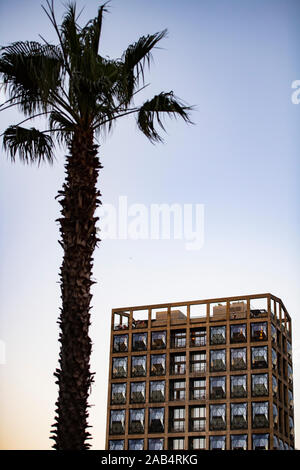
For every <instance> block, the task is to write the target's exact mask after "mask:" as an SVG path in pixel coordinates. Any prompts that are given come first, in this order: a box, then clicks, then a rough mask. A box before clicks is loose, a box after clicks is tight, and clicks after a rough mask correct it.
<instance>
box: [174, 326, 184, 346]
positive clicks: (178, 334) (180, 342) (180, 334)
mask: <svg viewBox="0 0 300 470" xmlns="http://www.w3.org/2000/svg"><path fill="white" fill-rule="evenodd" d="M185 346H186V332H185V330H179V331H177V330H176V331H171V348H185Z"/></svg>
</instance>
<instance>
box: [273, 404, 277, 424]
mask: <svg viewBox="0 0 300 470" xmlns="http://www.w3.org/2000/svg"><path fill="white" fill-rule="evenodd" d="M273 425H274V428H275V429H277V428H278V409H277V406H276V405H274V403H273Z"/></svg>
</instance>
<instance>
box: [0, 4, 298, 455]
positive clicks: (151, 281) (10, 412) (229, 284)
mask: <svg viewBox="0 0 300 470" xmlns="http://www.w3.org/2000/svg"><path fill="white" fill-rule="evenodd" d="M40 3H41V2H40V1H36V0H28V1H27V2H23V1H18V0H12V1H10V2H4V1H1V0H0V31H1V32H0V44H2V45H6V44H8V43H10V42H12V41H16V40H25V39H30V40H38V34H39V33H40V34H42V35H43V36H44V37H46V38H47V39H50V40H51V41H54V40H55V37H54V33H53V31H52V30H51V28H50V26H49V22H48V20H47V18H46V16H45V14H44V13H43V11H42V9H41V7H40ZM56 3H57V12H58V17H60V12H61V11H62V10H63V8H62V5H61V3H59V2H56ZM85 4H86V6H85V9H84V11H83V13H82V18H83V20H87V19H89V18H91V17H93V16H95V15H96V11H97V7H98V5H99V2H96V1H95V0H90V1H89V2H79V3H78V5H79V6H84V5H85ZM299 13H300V5H299V2H298V1H296V0H295V1H294V0H272V1H271V0H251V1H250V0H243V1H240V0H239V1H238V0H223V1H221V0H202V1H201V2H199V1H196V0H195V1H194V0H188V1H187V2H184V3H183V2H181V1H177V0H172V1H171V0H164V2H161V1H159V0H153V1H151V2H149V1H146V0H127V1H126V2H124V1H121V0H113V1H112V2H111V6H110V13H109V14H108V15H107V16H106V18H105V22H104V30H103V41H102V45H101V53H102V54H103V55H109V56H111V57H120V56H121V54H122V52H123V50H124V49H125V48H126V47H127V45H128V44H130V43H132V42H134V41H135V40H137V38H138V37H139V36H141V35H143V34H147V33H153V32H156V31H160V30H162V29H164V28H165V27H167V28H168V31H169V33H168V37H167V38H166V39H165V40H164V41H163V42H162V43H161V48H160V49H157V50H156V51H155V53H154V62H153V64H152V68H151V73H149V74H148V73H147V74H146V81H149V83H151V85H150V86H149V87H148V88H147V89H146V90H145V92H144V93H143V96H141V100H142V99H144V98H146V97H148V96H149V97H151V96H152V95H153V94H155V93H157V92H159V91H161V90H165V91H170V90H174V92H175V93H176V95H178V96H179V97H181V98H182V99H184V100H185V101H186V102H187V103H189V104H193V105H195V106H196V109H195V111H194V112H193V114H192V119H193V121H194V123H195V125H193V126H186V125H185V124H184V123H183V122H180V121H171V122H167V134H166V136H165V142H164V144H158V145H155V146H153V145H152V144H151V143H149V142H148V141H147V140H146V139H145V137H144V136H143V135H141V134H139V133H138V131H137V127H136V124H135V121H134V119H128V120H124V121H120V122H119V123H118V124H117V126H116V128H115V131H114V133H113V134H112V135H111V136H109V137H108V138H107V139H105V140H101V142H100V148H99V152H100V157H101V161H102V163H103V166H104V169H103V170H102V171H101V174H100V178H99V188H100V189H101V192H102V194H103V197H102V200H103V202H106V203H113V204H116V203H117V201H118V198H119V196H120V195H126V196H127V197H128V201H129V203H142V204H145V205H147V206H149V205H150V204H152V203H169V204H171V203H179V204H185V203H193V204H197V203H199V204H204V205H205V220H204V223H205V226H204V228H205V243H204V246H203V248H202V249H201V250H199V251H197V252H195V251H194V252H189V251H186V250H185V249H184V244H183V242H182V241H174V240H158V241H154V240H143V241H141V240H138V241H132V240H123V241H122V240H119V241H118V240H106V241H104V242H103V243H102V244H101V246H100V248H99V249H98V250H97V252H96V254H95V267H94V277H95V279H96V280H97V282H98V284H97V286H95V287H94V297H93V311H92V312H93V313H92V315H93V317H92V321H93V325H92V328H91V335H92V340H93V344H94V347H93V357H92V368H93V370H94V371H95V372H96V384H95V386H94V388H93V393H92V396H91V399H90V402H91V403H92V404H93V405H94V406H93V407H92V411H91V420H90V421H91V424H92V425H93V436H94V439H93V445H94V447H95V448H103V446H104V434H105V422H106V421H105V415H106V411H105V407H104V406H103V403H104V402H105V401H106V395H107V388H106V384H107V376H108V370H107V362H108V349H109V328H110V311H111V308H112V307H120V306H126V305H138V304H148V303H158V302H168V301H174V302H175V301H181V300H191V299H201V298H209V297H218V296H220V297H221V296H231V295H243V294H251V293H258V292H272V293H273V294H274V295H277V296H278V297H280V298H282V300H283V302H284V303H285V305H286V307H287V309H288V310H289V312H290V314H291V316H292V319H293V324H294V333H293V336H294V337H293V340H294V344H295V347H294V349H295V353H296V354H295V355H296V357H295V359H296V363H295V367H294V375H295V396H296V417H297V419H296V425H297V422H299V419H300V415H299V412H300V410H299V406H298V404H297V395H298V396H299V391H300V374H299V370H298V369H299V362H300V357H298V356H299V353H297V349H298V350H299V348H300V322H299V314H298V305H299V304H300V295H299V288H298V284H299V281H298V279H299V189H298V188H299V185H298V180H299V143H300V138H299V122H300V121H299V117H300V105H294V104H292V102H291V94H292V89H291V84H292V82H293V81H294V80H297V79H300V61H299V53H298V44H299V40H300V37H299V36H300V24H299V23H300V14H299ZM137 102H139V101H138V100H137ZM18 120H21V118H20V117H18V115H17V114H16V112H14V111H10V112H8V113H6V114H4V113H1V114H0V128H1V129H4V128H5V127H6V126H7V125H9V124H11V123H13V122H14V123H15V122H18ZM63 155H64V153H63V151H61V150H58V152H57V163H56V164H55V165H54V166H53V167H52V168H49V167H47V166H43V167H41V168H36V167H24V166H23V165H21V164H20V163H16V164H15V165H12V164H11V163H10V162H9V161H8V159H7V156H6V155H5V154H4V152H3V150H1V159H0V168H1V171H0V214H1V222H2V223H1V233H0V256H1V266H0V298H1V302H0V309H1V316H0V327H1V328H0V330H1V335H0V339H2V340H3V341H5V344H6V364H5V365H0V379H1V382H2V384H3V385H2V389H1V391H0V394H1V400H0V413H1V415H2V417H3V419H2V424H1V426H2V429H1V428H0V435H1V439H0V441H2V443H3V444H2V448H15V447H17V448H47V447H49V446H50V445H51V441H49V439H48V436H49V428H50V424H51V423H52V422H53V415H54V402H55V399H56V395H57V389H56V386H55V384H54V379H53V377H52V372H53V371H54V369H55V367H56V362H57V356H58V344H57V337H58V330H57V325H56V319H57V316H58V309H59V285H58V269H59V266H60V263H61V256H62V252H61V249H60V247H59V245H58V243H57V239H58V226H57V224H56V223H55V219H56V218H57V217H58V215H59V206H58V203H57V201H55V200H54V197H55V196H56V194H57V191H58V190H59V189H60V187H61V185H62V182H63V177H64V175H63V170H64V168H63V161H64V157H63ZM297 344H298V346H297ZM297 357H298V360H297ZM33 409H34V410H35V412H34V413H32V410H33ZM28 423H31V425H30V426H29V429H28ZM296 433H297V429H296ZM299 445H300V444H299V443H298V447H299Z"/></svg>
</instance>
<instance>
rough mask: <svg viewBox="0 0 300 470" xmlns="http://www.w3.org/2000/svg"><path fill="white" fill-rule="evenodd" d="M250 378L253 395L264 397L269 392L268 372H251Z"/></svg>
mask: <svg viewBox="0 0 300 470" xmlns="http://www.w3.org/2000/svg"><path fill="white" fill-rule="evenodd" d="M251 379H252V389H251V390H252V396H253V397H265V396H267V395H268V394H269V386H268V381H269V379H268V374H253V375H252V376H251Z"/></svg>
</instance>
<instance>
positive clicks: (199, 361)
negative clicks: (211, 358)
mask: <svg viewBox="0 0 300 470" xmlns="http://www.w3.org/2000/svg"><path fill="white" fill-rule="evenodd" d="M190 372H194V373H196V374H197V373H202V372H206V352H204V351H201V352H197V353H192V354H191V356H190Z"/></svg>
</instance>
